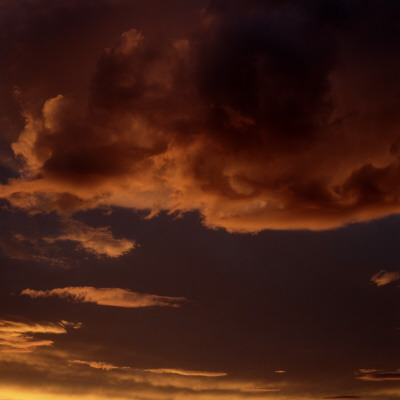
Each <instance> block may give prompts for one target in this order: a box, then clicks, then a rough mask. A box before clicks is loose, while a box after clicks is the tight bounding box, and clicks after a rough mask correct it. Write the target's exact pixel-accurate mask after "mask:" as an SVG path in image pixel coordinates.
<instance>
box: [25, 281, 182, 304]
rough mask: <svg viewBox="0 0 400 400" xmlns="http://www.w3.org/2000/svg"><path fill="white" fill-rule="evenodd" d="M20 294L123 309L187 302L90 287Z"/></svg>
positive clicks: (152, 295) (175, 298) (176, 298)
mask: <svg viewBox="0 0 400 400" xmlns="http://www.w3.org/2000/svg"><path fill="white" fill-rule="evenodd" d="M21 294H22V295H26V296H29V297H32V298H38V297H60V298H63V299H70V300H73V301H76V302H82V303H95V304H98V305H103V306H111V307H124V308H141V307H180V306H181V305H182V304H184V303H185V302H187V299H186V298H184V297H168V296H158V295H154V294H147V293H137V292H132V291H130V290H127V289H119V288H95V287H91V286H81V287H79V286H78V287H65V288H56V289H51V290H33V289H25V290H23V291H22V292H21Z"/></svg>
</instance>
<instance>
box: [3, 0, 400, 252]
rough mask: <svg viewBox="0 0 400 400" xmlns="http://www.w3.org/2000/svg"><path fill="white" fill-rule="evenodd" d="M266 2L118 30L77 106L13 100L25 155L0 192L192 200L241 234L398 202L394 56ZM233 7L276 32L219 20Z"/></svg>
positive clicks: (48, 206)
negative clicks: (172, 32) (184, 23)
mask: <svg viewBox="0 0 400 400" xmlns="http://www.w3.org/2000/svg"><path fill="white" fill-rule="evenodd" d="M271 7H272V6H271V4H270V3H262V2H261V3H260V2H259V3H257V5H256V4H254V5H252V11H251V12H249V10H248V9H246V7H245V6H244V4H242V3H240V2H238V5H237V8H236V9H235V10H230V11H229V12H227V10H225V11H226V12H224V13H223V12H221V11H219V9H218V8H214V7H210V8H209V9H208V10H207V11H206V12H204V13H203V14H202V16H201V17H199V21H198V23H199V29H198V34H197V35H196V36H195V37H193V35H191V34H187V35H186V37H182V38H181V39H179V40H176V38H174V39H171V40H168V39H167V38H166V39H165V40H164V41H161V42H160V41H153V40H152V39H151V37H146V35H145V34H143V33H141V32H138V31H137V30H135V29H130V30H128V31H126V32H124V33H123V34H122V35H121V37H120V39H119V41H118V43H116V44H115V46H114V47H110V48H107V49H106V50H105V51H104V53H103V54H102V56H101V57H100V58H99V60H98V63H97V70H96V72H95V74H94V76H93V79H92V81H91V82H92V84H91V86H90V92H89V93H88V94H87V99H88V101H87V107H86V108H83V107H82V106H81V103H80V102H76V103H74V101H73V100H70V99H68V98H66V97H64V96H63V95H58V96H56V97H53V98H51V99H48V100H47V101H46V102H45V104H44V105H43V108H42V112H41V114H38V113H37V112H36V111H34V110H31V109H30V108H29V107H26V108H25V110H26V111H25V112H24V113H25V114H24V116H25V120H26V123H25V128H24V129H23V131H22V132H21V134H20V136H19V138H18V140H17V141H15V142H14V144H13V145H12V148H13V151H14V153H15V156H16V157H18V158H21V159H23V160H24V162H25V164H24V167H23V168H22V169H21V171H20V174H21V176H20V178H15V179H10V181H9V182H8V184H6V185H3V186H1V187H0V196H1V197H4V198H6V199H8V201H9V202H10V203H11V204H12V205H14V206H16V207H20V208H22V209H25V210H27V211H28V212H30V213H37V212H49V211H51V210H57V211H58V212H60V213H63V214H71V213H73V212H75V211H78V210H86V209H89V208H95V207H97V206H99V205H104V204H105V205H111V206H120V207H128V208H133V209H142V210H149V211H150V212H151V213H152V215H154V214H156V213H157V212H158V211H160V210H165V211H168V212H186V211H198V212H200V213H201V215H202V216H203V221H204V223H205V224H206V225H207V226H209V227H223V228H225V229H227V230H229V231H243V232H256V231H260V230H262V229H269V228H271V229H303V228H306V229H317V230H318V229H328V228H333V227H338V226H341V225H343V224H347V223H351V222H355V221H366V220H371V219H373V218H379V217H382V216H385V215H389V214H392V213H398V212H400V203H399V201H398V199H399V197H400V189H399V188H398V185H397V182H398V179H399V177H400V161H399V158H398V154H399V148H400V146H399V137H398V128H399V123H398V113H397V112H394V111H393V110H397V109H398V96H396V95H395V93H397V92H396V90H398V87H397V83H396V84H393V82H397V79H396V77H397V72H395V71H397V70H398V68H396V67H395V65H394V64H393V60H392V59H391V62H386V63H384V62H383V63H382V64H381V63H378V62H377V63H369V64H368V65H367V64H366V63H365V62H361V61H360V59H358V58H357V57H358V56H359V57H361V60H363V58H362V56H361V55H360V54H359V53H358V52H353V51H351V49H350V50H349V45H350V44H349V43H353V42H352V41H351V40H352V39H354V37H357V38H359V37H363V36H362V35H364V34H367V35H369V33H366V32H364V31H362V29H363V28H362V27H359V24H354V29H353V30H348V31H346V32H343V31H342V30H341V28H340V24H337V25H335V24H333V25H331V24H332V21H330V20H329V21H325V23H323V24H320V23H319V22H318V21H319V20H318V18H315V15H319V13H320V12H321V10H320V9H319V8H315V9H314V6H310V8H309V9H308V8H304V9H303V11H302V12H304V13H305V14H307V13H309V12H310V13H312V17H310V18H304V21H309V22H310V23H311V24H315V26H314V28H313V29H314V32H320V31H321V32H320V33H321V34H318V35H315V34H314V35H313V36H312V37H310V36H309V35H310V32H312V31H313V29H310V28H309V27H306V26H305V25H304V24H305V22H304V21H303V20H301V21H303V22H301V21H300V20H298V19H294V20H293V21H292V20H291V18H292V17H289V16H288V17H287V18H288V20H287V21H285V23H284V24H276V21H275V20H273V18H274V17H272V15H275V14H274V13H271V12H270V11H271ZM274 7H275V6H274ZM276 7H278V6H276ZM376 7H379V6H376ZM272 8H273V7H272ZM242 9H243V10H242ZM238 10H241V11H240V12H239V11H238ZM231 12H232V13H235V12H239V15H241V16H242V17H243V18H244V16H246V18H248V21H252V18H255V17H254V16H255V15H258V16H259V18H261V17H262V18H263V19H264V20H265V26H270V27H271V29H272V32H273V33H271V32H270V31H265V32H264V31H262V32H259V34H260V35H261V37H263V38H264V39H263V40H261V39H260V40H255V38H254V37H253V35H254V34H255V33H254V31H251V30H249V28H248V27H249V26H252V24H251V23H246V24H234V25H232V24H231V23H229V21H230V13H231ZM319 16H320V17H321V19H324V18H326V15H325V14H323V15H319ZM235 18H236V17H235ZM349 18H356V16H355V15H352V16H351V17H350V16H349ZM271 19H272V20H271ZM383 20H384V19H383V18H382V21H383ZM291 22H292V23H291ZM255 24H257V21H255ZM257 26H258V25H257ZM289 27H290V28H289ZM322 27H324V28H322ZM288 29H289V31H288ZM357 29H361V31H360V32H359V31H357ZM353 35H355V36H353ZM359 35H361V36H359ZM232 37H235V38H237V40H236V41H232V40H231V38H232ZM257 38H258V37H257ZM288 38H292V39H290V40H289V39H288ZM316 38H317V39H316ZM311 42H312V43H313V45H312V46H309V47H305V46H304V43H311ZM384 44H385V46H389V47H390V46H391V45H392V42H391V41H385V42H384ZM278 48H279V49H281V50H280V51H278V50H277V49H278ZM376 48H381V46H377V47H376ZM245 49H246V50H245ZM358 50H360V49H358ZM389 50H390V49H389ZM389 50H388V51H387V53H384V54H392V53H393V52H390V51H389ZM360 51H361V50H360ZM356 53H357V54H358V56H357V54H356ZM368 57H369V58H370V59H374V60H375V58H374V57H373V56H371V55H370V54H369V53H368ZM371 57H372V58H371ZM382 57H383V56H382ZM378 58H379V57H376V59H378ZM379 59H381V58H379ZM237 60H241V61H240V63H238V62H237ZM304 65H308V66H309V67H307V68H305V67H302V66H304ZM396 65H397V64H396ZM239 66H240V67H239ZM311 66H312V67H311ZM354 77H357V78H358V79H354ZM389 77H392V78H393V79H391V80H390V82H391V84H390V85H387V84H385V82H386V80H387V79H389ZM81 100H82V99H81ZM86 234H87V235H89V236H92V235H93V234H94V233H93V232H92V231H90V232H86ZM106 235H107V234H106V233H105V232H102V236H103V238H104V236H106ZM79 237H80V238H82V236H79ZM65 238H66V239H68V240H74V238H77V236H76V233H70V234H66V236H65ZM104 239H105V238H104ZM108 239H109V238H108ZM108 239H105V240H108ZM89 242H90V239H89ZM125 245H126V246H129V245H128V244H125ZM86 246H87V247H86V249H87V250H89V251H92V252H97V251H98V247H97V245H92V244H90V243H87V244H86ZM123 249H125V250H123ZM127 249H128V247H123V248H120V247H118V250H116V249H115V246H111V249H109V250H110V251H111V252H113V251H117V252H120V251H126V250H127ZM96 254H98V253H96Z"/></svg>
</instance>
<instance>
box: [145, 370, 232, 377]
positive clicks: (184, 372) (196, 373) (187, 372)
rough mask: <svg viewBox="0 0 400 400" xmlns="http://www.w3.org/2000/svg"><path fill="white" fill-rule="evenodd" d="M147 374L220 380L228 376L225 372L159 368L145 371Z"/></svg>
mask: <svg viewBox="0 0 400 400" xmlns="http://www.w3.org/2000/svg"><path fill="white" fill-rule="evenodd" d="M144 371H145V372H152V373H154V374H177V375H183V376H206V377H209V378H218V377H221V376H226V375H227V374H226V373H225V372H210V371H192V370H187V369H173V368H158V369H145V370H144Z"/></svg>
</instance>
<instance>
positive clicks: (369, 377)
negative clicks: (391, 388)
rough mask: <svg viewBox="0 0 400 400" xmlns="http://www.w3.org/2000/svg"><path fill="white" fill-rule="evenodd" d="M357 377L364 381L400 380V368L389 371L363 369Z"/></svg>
mask: <svg viewBox="0 0 400 400" xmlns="http://www.w3.org/2000/svg"><path fill="white" fill-rule="evenodd" d="M357 379H361V380H363V381H400V370H396V371H392V372H388V371H382V370H380V369H361V370H360V371H359V376H358V377H357Z"/></svg>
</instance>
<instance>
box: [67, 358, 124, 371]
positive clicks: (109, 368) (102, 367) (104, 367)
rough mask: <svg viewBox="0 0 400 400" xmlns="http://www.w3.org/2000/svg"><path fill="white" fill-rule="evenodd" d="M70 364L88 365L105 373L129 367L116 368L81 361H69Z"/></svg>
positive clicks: (98, 362) (104, 363)
mask: <svg viewBox="0 0 400 400" xmlns="http://www.w3.org/2000/svg"><path fill="white" fill-rule="evenodd" d="M69 363H70V364H79V365H88V366H89V367H91V368H94V369H102V370H105V371H111V370H112V369H126V368H129V367H117V366H115V365H113V364H109V363H106V362H102V361H82V360H69Z"/></svg>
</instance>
